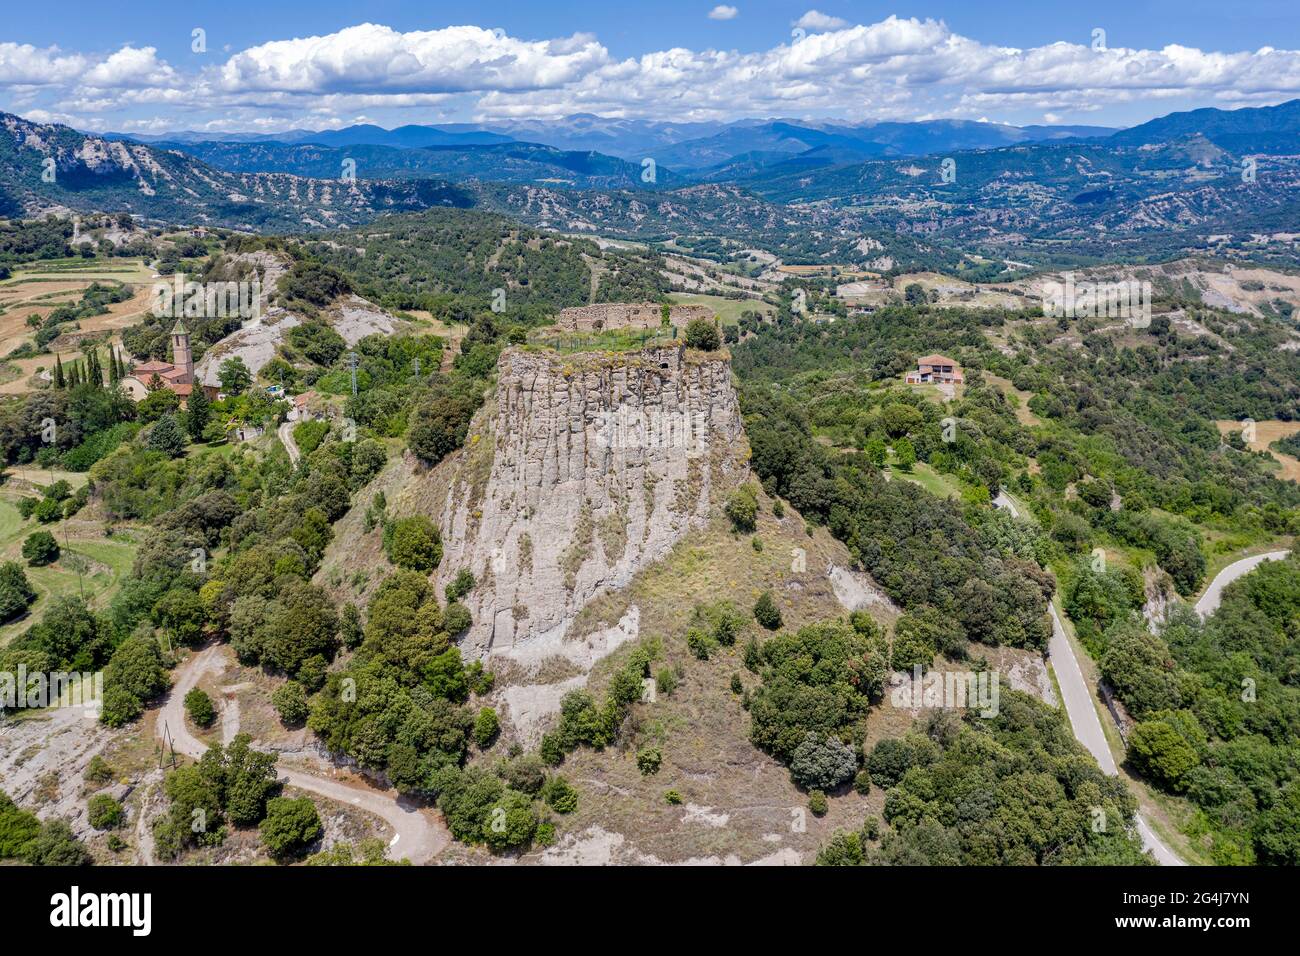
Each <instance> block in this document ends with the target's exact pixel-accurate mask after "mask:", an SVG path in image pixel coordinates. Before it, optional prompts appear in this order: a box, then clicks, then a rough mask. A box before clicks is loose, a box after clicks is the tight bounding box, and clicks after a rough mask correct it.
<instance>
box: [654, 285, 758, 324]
mask: <svg viewBox="0 0 1300 956" xmlns="http://www.w3.org/2000/svg"><path fill="white" fill-rule="evenodd" d="M668 298H669V299H671V300H672V301H673V302H674V303H675V304H677V305H703V306H706V307H707V308H710V309H712V310H713V311H714V312H715V313H716V314H717V316H718V319H719V320H720V321H721V322H722V324H723V325H735V324H736V323H737V322H739V321H740V313H742V312H746V311H750V312H761V313H763V314H764V315H771V314H773V313H775V312H776V307H775V306H773V305H771V304H769V303H767V302H760V301H759V300H757V299H728V298H726V297H724V296H720V295H700V294H697V293H694V292H673V293H670V294H669V296H668Z"/></svg>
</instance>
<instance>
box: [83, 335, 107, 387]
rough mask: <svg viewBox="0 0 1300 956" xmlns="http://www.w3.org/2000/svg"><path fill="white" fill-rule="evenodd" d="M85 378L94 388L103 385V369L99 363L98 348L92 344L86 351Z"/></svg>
mask: <svg viewBox="0 0 1300 956" xmlns="http://www.w3.org/2000/svg"><path fill="white" fill-rule="evenodd" d="M86 380H87V381H88V382H89V383H90V384H91V385H93V386H94V387H95V388H103V387H104V369H103V367H102V366H100V364H99V349H97V348H95V347H94V346H93V345H92V346H91V347H90V351H88V352H87V353H86Z"/></svg>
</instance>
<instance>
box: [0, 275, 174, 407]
mask: <svg viewBox="0 0 1300 956" xmlns="http://www.w3.org/2000/svg"><path fill="white" fill-rule="evenodd" d="M97 281H98V282H112V283H116V282H124V283H127V284H129V285H131V286H133V291H134V295H132V297H131V298H129V299H127V300H126V301H125V302H115V303H113V304H112V305H110V306H108V311H107V312H105V313H104V314H102V315H95V316H90V317H89V318H85V319H81V320H79V321H78V322H76V323H68V325H67V326H66V327H64V329H63V331H65V332H75V331H80V332H92V333H104V334H105V335H106V336H107V338H108V339H109V340H110V341H116V340H117V335H118V333H119V332H120V331H121V330H122V329H124V328H126V327H127V326H130V325H133V324H135V323H136V322H138V321H139V319H140V316H142V315H143V314H144V312H145V311H146V310H147V309H148V307H149V301H150V290H151V286H152V283H153V281H154V279H153V272H152V270H150V269H149V267H148V266H147V265H145V263H144V261H143V260H141V259H61V260H51V261H47V262H40V263H34V264H32V265H28V266H24V267H22V268H20V269H18V270H17V271H15V272H14V274H13V276H11V277H10V278H9V279H6V280H5V281H3V282H0V356H6V355H9V354H10V353H11V352H13V351H14V350H15V349H16V348H18V347H19V346H21V345H23V344H24V343H30V342H32V341H33V336H34V334H35V329H33V328H32V327H31V326H30V325H29V324H28V317H29V316H36V318H37V319H38V320H44V319H45V318H46V317H47V316H49V314H50V313H51V312H53V311H54V310H55V309H56V308H58V307H59V306H60V305H64V304H68V303H76V302H79V301H80V300H81V294H82V292H84V291H85V289H86V288H88V287H89V286H90V285H91V283H93V282H97ZM53 346H54V347H56V348H59V349H60V352H59V354H60V355H61V356H62V358H63V361H64V362H65V363H66V362H69V361H72V360H75V359H76V358H79V357H80V352H79V350H78V349H76V348H72V347H65V346H63V345H61V344H60V343H59V341H58V340H56V341H55V342H54V343H53ZM10 365H11V366H12V369H13V370H16V371H11V372H8V373H6V375H5V376H3V377H0V382H2V383H0V393H3V394H10V395H14V394H20V393H23V392H27V391H30V389H31V383H30V382H29V379H30V378H31V376H32V375H35V374H37V373H39V372H41V371H43V370H46V369H49V368H51V367H52V366H53V365H54V355H53V354H39V355H33V356H29V357H28V358H23V359H14V360H13V361H12V362H11V363H10Z"/></svg>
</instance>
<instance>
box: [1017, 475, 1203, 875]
mask: <svg viewBox="0 0 1300 956" xmlns="http://www.w3.org/2000/svg"><path fill="white" fill-rule="evenodd" d="M993 503H994V504H995V505H997V506H998V507H999V508H1005V509H1006V510H1007V511H1009V512H1010V513H1011V516H1012V517H1015V518H1018V517H1020V510H1019V509H1018V508H1017V507H1016V505H1015V502H1013V501H1012V500H1011V499H1010V498H1009V497H1007V495H1005V494H1004V493H1002V492H998V496H997V497H996V498H994V499H993ZM1048 610H1049V611H1050V612H1051V614H1052V639H1051V640H1050V641H1049V642H1048V645H1047V654H1048V656H1049V657H1050V658H1051V661H1052V668H1053V670H1055V671H1056V682H1057V684H1059V685H1060V687H1061V698H1062V701H1063V702H1064V704H1065V713H1066V716H1067V717H1069V719H1070V727H1071V728H1072V729H1073V730H1074V737H1075V739H1076V740H1078V741H1079V743H1081V744H1083V745H1084V746H1085V747H1087V748H1088V751H1089V752H1090V753H1091V754H1092V755H1093V757H1095V758H1096V760H1097V766H1099V767H1101V769H1102V772H1103V773H1106V774H1109V775H1110V776H1112V777H1116V776H1119V768H1118V767H1116V766H1115V758H1114V757H1113V756H1112V755H1111V752H1110V746H1109V745H1108V744H1107V743H1106V734H1105V732H1104V731H1103V730H1102V728H1101V719H1100V718H1099V717H1098V716H1097V708H1096V707H1094V706H1093V703H1092V691H1091V690H1090V689H1089V687H1088V682H1087V681H1086V680H1084V677H1083V669H1082V668H1081V667H1079V660H1078V658H1076V657H1075V656H1074V648H1073V647H1072V646H1071V644H1070V639H1069V638H1068V637H1066V634H1065V627H1064V626H1063V625H1062V624H1061V618H1060V617H1059V616H1058V615H1057V613H1056V606H1055V605H1052V604H1049V605H1048ZM1134 819H1135V822H1136V824H1137V831H1138V835H1139V836H1140V837H1141V838H1142V847H1143V849H1145V850H1147V851H1148V852H1149V853H1150V854H1151V855H1152V856H1153V857H1155V858H1156V861H1157V862H1158V863H1159V864H1160V865H1161V866H1186V865H1187V864H1185V863H1184V862H1183V861H1182V860H1180V859H1179V858H1178V855H1177V854H1176V853H1174V851H1173V850H1171V849H1169V847H1167V846H1165V845H1164V843H1163V842H1162V841H1161V840H1160V838H1159V837H1158V836H1156V834H1155V831H1153V830H1152V829H1151V827H1150V825H1149V824H1148V823H1147V822H1146V820H1145V819H1143V817H1142V814H1141V813H1140V812H1139V813H1137V814H1136V815H1135V817H1134Z"/></svg>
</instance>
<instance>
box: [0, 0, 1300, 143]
mask: <svg viewBox="0 0 1300 956" xmlns="http://www.w3.org/2000/svg"><path fill="white" fill-rule="evenodd" d="M51 9H52V8H51V7H50V6H49V5H48V4H32V3H23V4H18V3H14V2H8V3H6V9H5V15H4V18H3V21H2V22H0V110H5V111H8V112H14V113H18V114H20V115H23V116H27V117H29V118H32V119H35V120H38V121H43V122H63V123H67V124H69V125H72V126H75V127H77V128H79V129H85V130H101V131H104V130H116V131H123V132H140V133H164V132H168V131H176V130H186V129H188V130H211V131H217V130H222V131H233V130H241V131H255V132H274V131H277V130H283V129H290V128H306V129H327V128H337V127H341V126H347V125H351V124H353V123H358V122H370V123H377V124H379V125H381V126H387V127H392V126H397V125H402V124H405V123H449V122H478V123H484V124H487V125H491V124H492V122H493V121H494V120H495V121H502V120H510V119H530V120H531V119H558V118H561V117H564V116H567V115H571V114H574V113H593V114H597V115H602V116H616V117H625V118H637V119H652V120H661V121H667V122H683V121H705V120H708V121H725V120H732V119H739V118H745V117H750V118H774V117H784V118H791V119H804V120H814V119H826V120H829V119H836V120H843V121H849V122H862V121H869V120H886V119H888V120H918V119H936V118H954V119H967V120H983V121H993V122H1005V123H1013V124H1016V125H1027V124H1033V123H1049V124H1058V123H1085V124H1093V125H1108V126H1128V125H1133V124H1135V123H1140V122H1143V121H1145V120H1147V119H1151V118H1152V117H1155V116H1161V115H1164V114H1166V113H1169V112H1173V111H1175V110H1182V109H1192V108H1196V107H1202V106H1218V107H1221V108H1236V107H1241V106H1262V105H1272V104H1275V103H1280V102H1284V101H1286V100H1288V99H1294V98H1296V97H1300V3H1297V2H1296V0H1287V2H1282V0H1247V2H1228V0H1215V2H1206V0H1178V2H1166V0H1126V2H1113V0H1090V2H1088V3H1086V4H1084V3H1069V4H1062V3H1050V2H1043V0H1038V2H1020V0H980V2H978V3H972V2H970V0H966V2H959V0H952V2H949V0H929V2H916V3H874V2H860V0H858V2H852V0H817V3H816V6H812V5H810V4H809V3H808V2H807V0H804V2H798V3H791V2H779V0H734V2H733V3H731V4H715V3H708V2H689V0H618V2H613V3H611V2H605V3H601V2H592V0H585V2H574V0H526V2H525V0H516V2H513V3H499V2H493V0H476V2H459V0H457V2H428V0H425V2H420V3H412V2H400V0H378V2H374V0H371V2H357V0H347V2H339V0H311V2H300V0H298V2H274V0H259V2H248V0H222V2H220V3H191V4H180V3H177V2H176V0H171V2H166V3H163V2H155V0H133V2H131V3H129V4H106V3H103V2H102V0H97V2H94V3H83V2H80V0H72V2H67V0H65V2H63V3H61V4H59V5H58V6H57V8H54V9H57V15H51Z"/></svg>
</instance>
